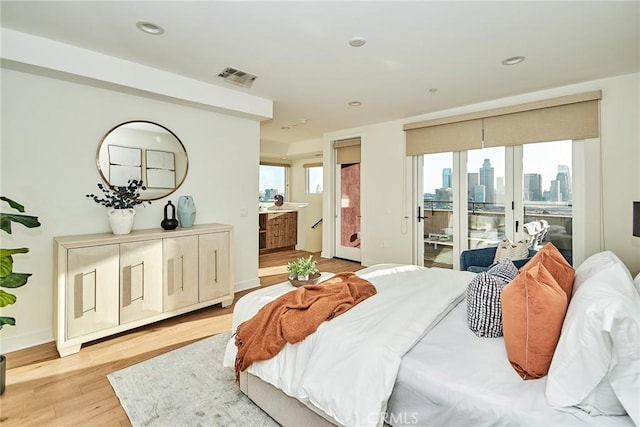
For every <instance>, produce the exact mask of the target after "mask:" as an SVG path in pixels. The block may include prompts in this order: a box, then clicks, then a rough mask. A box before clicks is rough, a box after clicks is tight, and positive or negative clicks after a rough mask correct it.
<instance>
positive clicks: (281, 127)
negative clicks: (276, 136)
mask: <svg viewBox="0 0 640 427" xmlns="http://www.w3.org/2000/svg"><path fill="white" fill-rule="evenodd" d="M280 129H282V130H289V129H291V128H290V127H289V126H280Z"/></svg>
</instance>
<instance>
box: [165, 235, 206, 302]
mask: <svg viewBox="0 0 640 427" xmlns="http://www.w3.org/2000/svg"><path fill="white" fill-rule="evenodd" d="M162 244H163V251H162V258H163V259H162V264H163V267H162V268H163V273H164V274H163V277H164V280H163V281H164V283H163V288H164V310H165V311H168V310H174V309H177V308H182V307H186V306H188V305H191V304H195V303H197V302H198V236H186V237H175V238H170V239H163V243H162Z"/></svg>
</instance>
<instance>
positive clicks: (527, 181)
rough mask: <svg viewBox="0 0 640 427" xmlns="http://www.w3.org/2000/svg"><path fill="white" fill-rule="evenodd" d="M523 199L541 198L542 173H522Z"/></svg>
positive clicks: (535, 199) (534, 199) (536, 199)
mask: <svg viewBox="0 0 640 427" xmlns="http://www.w3.org/2000/svg"><path fill="white" fill-rule="evenodd" d="M523 187H524V195H523V196H524V200H530V201H540V200H542V175H540V174H539V173H525V174H524V182H523Z"/></svg>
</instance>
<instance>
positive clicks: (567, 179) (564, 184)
mask: <svg viewBox="0 0 640 427" xmlns="http://www.w3.org/2000/svg"><path fill="white" fill-rule="evenodd" d="M556 181H558V182H559V185H560V195H561V199H560V200H562V201H563V202H566V201H568V200H571V198H572V195H571V172H570V171H569V166H567V165H558V174H557V175H556Z"/></svg>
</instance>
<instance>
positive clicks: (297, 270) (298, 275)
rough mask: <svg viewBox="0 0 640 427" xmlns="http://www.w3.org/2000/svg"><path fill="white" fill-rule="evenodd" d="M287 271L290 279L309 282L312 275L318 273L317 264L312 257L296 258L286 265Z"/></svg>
mask: <svg viewBox="0 0 640 427" xmlns="http://www.w3.org/2000/svg"><path fill="white" fill-rule="evenodd" d="M287 271H288V272H289V278H290V279H298V280H309V277H310V276H311V275H312V274H315V273H317V272H318V262H317V261H316V260H314V259H313V256H312V255H309V257H308V258H304V257H303V258H298V259H297V260H295V261H291V262H290V263H288V264H287Z"/></svg>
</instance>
